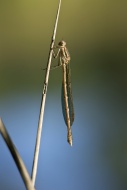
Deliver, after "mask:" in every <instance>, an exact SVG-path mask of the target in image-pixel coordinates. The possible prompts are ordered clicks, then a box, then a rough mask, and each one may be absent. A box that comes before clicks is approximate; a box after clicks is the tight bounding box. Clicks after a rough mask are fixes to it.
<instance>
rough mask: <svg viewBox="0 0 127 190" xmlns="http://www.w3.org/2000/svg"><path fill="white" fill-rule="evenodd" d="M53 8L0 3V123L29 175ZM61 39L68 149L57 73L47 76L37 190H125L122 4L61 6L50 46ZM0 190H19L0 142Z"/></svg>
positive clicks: (119, 0)
mask: <svg viewBox="0 0 127 190" xmlns="http://www.w3.org/2000/svg"><path fill="white" fill-rule="evenodd" d="M57 7H58V0H54V1H49V0H43V1H42V0H36V1H34V0H22V1H16V0H12V1H9V0H8V1H5V0H1V1H0V117H2V119H3V122H4V124H5V126H6V128H7V130H8V132H9V134H10V136H11V137H12V139H13V141H14V143H15V145H16V147H17V149H18V151H19V153H20V155H21V156H22V159H23V160H24V163H25V165H26V167H27V169H28V171H29V173H31V169H32V161H33V155H34V146H35V139H36V131H37V125H38V117H39V110H40V102H41V95H42V88H43V81H44V76H45V73H44V71H43V70H42V69H43V68H45V67H46V64H47V59H48V53H49V46H50V42H51V36H52V32H53V27H54V22H55V17H56V10H57ZM61 39H64V40H65V41H66V42H67V46H68V49H69V51H70V54H71V80H72V88H73V99H74V108H75V122H74V124H73V126H72V130H73V147H72V148H71V147H70V146H69V145H68V144H67V142H66V136H67V134H66V133H67V132H66V125H65V123H64V119H63V116H62V109H61V81H62V71H61V69H56V70H53V71H52V72H50V79H49V86H48V95H47V99H46V107H45V114H44V123H43V130H42V140H41V150H40V155H39V164H38V172H37V179H36V188H37V189H38V190H39V189H43V190H51V189H52V190H65V189H66V190H72V189H73V190H78V189H79V190H107V189H108V190H126V189H127V119H126V113H127V77H126V75H127V1H124V0H103V1H102V0H78V1H74V0H69V1H68V0H64V1H62V7H61V12H60V18H59V23H58V30H57V36H56V42H55V43H56V44H57V43H58V42H59V41H60V40H61ZM52 64H54V65H55V64H57V61H56V60H53V62H52ZM0 189H1V190H8V189H13V190H17V189H18V190H23V189H25V186H24V184H23V182H22V180H21V177H20V175H19V172H18V170H17V168H16V166H15V163H14V161H13V159H12V157H11V155H10V152H9V151H8V149H7V147H6V145H5V143H4V141H3V139H2V136H0Z"/></svg>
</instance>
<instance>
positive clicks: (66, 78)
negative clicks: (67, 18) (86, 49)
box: [51, 41, 74, 146]
mask: <svg viewBox="0 0 127 190" xmlns="http://www.w3.org/2000/svg"><path fill="white" fill-rule="evenodd" d="M56 48H58V52H57V54H55V52H54V50H53V57H54V58H57V57H58V56H59V62H58V65H57V66H54V67H51V70H52V69H55V68H57V67H60V66H62V69H63V82H62V95H61V99H62V111H63V116H64V120H65V123H66V125H67V131H68V132H67V141H68V143H69V144H70V145H71V146H72V131H71V126H72V124H73V121H74V107H73V98H72V89H71V80H70V76H71V70H70V64H69V62H70V59H71V58H70V54H69V52H68V49H67V47H66V42H65V41H60V42H59V43H58V46H56V47H55V46H54V47H53V49H56Z"/></svg>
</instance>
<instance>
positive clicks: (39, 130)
mask: <svg viewBox="0 0 127 190" xmlns="http://www.w3.org/2000/svg"><path fill="white" fill-rule="evenodd" d="M60 7H61V0H59V6H58V10H57V15H56V21H55V26H54V31H53V36H52V40H51V45H50V50H49V57H48V62H47V69H46V74H45V80H44V86H43V93H42V100H41V107H40V115H39V122H38V131H37V137H36V146H35V152H34V160H33V168H32V182H33V185H35V180H36V173H37V165H38V156H39V149H40V141H41V132H42V124H43V116H44V108H45V101H46V95H47V87H48V80H49V72H50V67H51V60H52V53H53V50H52V49H53V46H54V42H55V37H56V30H57V24H58V18H59V13H60Z"/></svg>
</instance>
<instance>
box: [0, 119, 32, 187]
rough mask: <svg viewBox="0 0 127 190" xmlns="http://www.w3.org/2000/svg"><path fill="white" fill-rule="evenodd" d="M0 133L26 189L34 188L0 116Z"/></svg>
mask: <svg viewBox="0 0 127 190" xmlns="http://www.w3.org/2000/svg"><path fill="white" fill-rule="evenodd" d="M0 133H1V134H2V137H3V139H4V140H5V142H6V144H7V146H8V148H9V150H10V152H11V155H12V157H13V158H14V161H15V163H16V165H17V167H18V170H19V172H20V174H21V177H22V179H23V181H24V184H25V186H26V189H27V190H35V188H34V186H33V183H32V181H31V179H30V176H29V174H28V172H27V169H26V167H25V165H24V163H23V161H22V159H21V157H20V155H19V153H18V151H17V149H16V147H15V145H14V144H13V142H12V140H11V138H10V136H9V134H8V132H7V130H6V128H5V126H4V124H3V122H2V120H1V118H0Z"/></svg>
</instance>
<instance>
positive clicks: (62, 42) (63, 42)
mask: <svg viewBox="0 0 127 190" xmlns="http://www.w3.org/2000/svg"><path fill="white" fill-rule="evenodd" d="M58 45H59V46H66V42H65V41H63V40H62V41H60V42H59V43H58Z"/></svg>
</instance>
